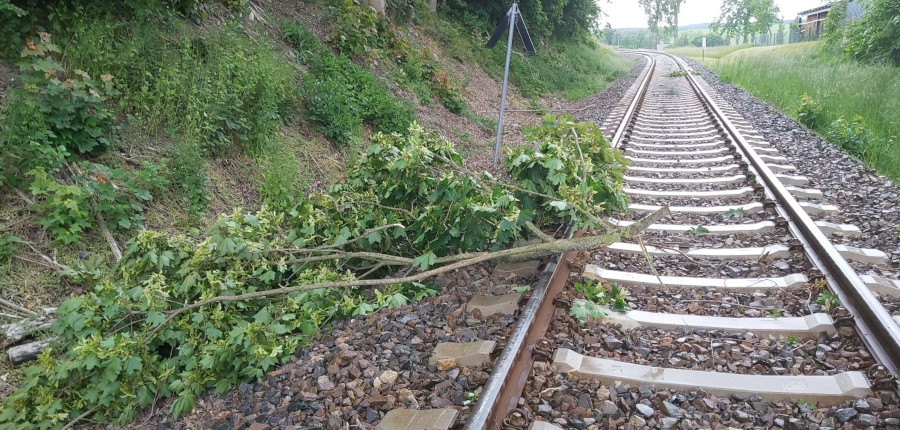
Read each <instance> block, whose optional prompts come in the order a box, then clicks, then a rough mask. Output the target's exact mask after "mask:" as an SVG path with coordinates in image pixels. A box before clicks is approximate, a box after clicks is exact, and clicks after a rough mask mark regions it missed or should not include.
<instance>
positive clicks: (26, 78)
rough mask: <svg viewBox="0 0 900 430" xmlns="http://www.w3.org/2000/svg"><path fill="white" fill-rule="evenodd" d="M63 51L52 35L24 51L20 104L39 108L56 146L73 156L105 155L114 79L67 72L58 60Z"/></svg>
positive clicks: (45, 34)
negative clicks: (102, 153)
mask: <svg viewBox="0 0 900 430" xmlns="http://www.w3.org/2000/svg"><path fill="white" fill-rule="evenodd" d="M58 52H59V49H58V48H57V47H56V45H54V44H53V43H51V42H50V35H49V34H47V33H41V34H40V40H39V41H38V42H34V41H31V40H28V41H27V43H26V47H25V48H24V49H23V50H22V57H24V58H26V59H27V60H25V61H24V62H23V63H22V64H21V65H20V66H19V67H20V69H21V70H22V72H23V75H22V79H23V87H24V91H22V92H19V93H18V94H17V96H18V97H16V102H17V103H26V104H29V105H31V106H32V107H34V108H36V110H37V112H39V115H41V117H42V119H43V120H44V121H46V122H48V123H49V124H50V130H51V131H52V132H53V135H54V138H55V142H57V143H58V144H60V145H62V146H65V147H66V148H67V149H68V150H69V152H73V153H78V154H86V153H97V152H102V151H105V150H106V149H107V148H108V147H109V139H108V138H107V137H106V136H107V135H108V134H109V132H110V130H111V129H112V125H113V123H114V122H115V116H114V115H113V114H112V112H110V111H109V109H107V107H106V99H107V98H108V97H110V96H116V95H118V94H119V93H118V91H116V90H115V89H114V88H113V84H112V79H113V77H112V76H111V75H102V76H101V77H100V79H101V82H96V81H94V80H93V79H92V78H91V76H90V75H88V74H87V73H86V72H84V71H81V70H74V71H73V72H71V73H70V72H67V71H66V70H65V68H64V67H63V65H62V63H61V62H60V60H59V59H58V58H56V57H55V56H54V54H57V53H58Z"/></svg>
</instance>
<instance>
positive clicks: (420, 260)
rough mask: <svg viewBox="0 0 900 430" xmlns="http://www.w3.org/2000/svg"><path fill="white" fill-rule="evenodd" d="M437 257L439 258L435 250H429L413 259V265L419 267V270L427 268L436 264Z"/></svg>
mask: <svg viewBox="0 0 900 430" xmlns="http://www.w3.org/2000/svg"><path fill="white" fill-rule="evenodd" d="M435 259H437V256H436V255H434V252H431V251H428V252H426V253H425V254H422V255H420V256H418V257H416V259H415V260H413V266H414V267H418V268H419V270H427V269H428V267H430V266H431V265H432V264H434V261H435Z"/></svg>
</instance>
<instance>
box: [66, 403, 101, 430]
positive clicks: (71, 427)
mask: <svg viewBox="0 0 900 430" xmlns="http://www.w3.org/2000/svg"><path fill="white" fill-rule="evenodd" d="M98 407H99V406H94V407H93V408H90V409H88V410H86V411H85V412H84V413H83V414H81V415H79V416H77V417H75V419H73V420H72V421H69V423H68V424H66V426H65V427H63V428H61V429H60V430H70V429H73V428H75V424H77V423H78V422H79V421H81V420H83V419H85V418H87V417H89V416H90V415H91V414H93V413H94V411H96V410H97V408H98Z"/></svg>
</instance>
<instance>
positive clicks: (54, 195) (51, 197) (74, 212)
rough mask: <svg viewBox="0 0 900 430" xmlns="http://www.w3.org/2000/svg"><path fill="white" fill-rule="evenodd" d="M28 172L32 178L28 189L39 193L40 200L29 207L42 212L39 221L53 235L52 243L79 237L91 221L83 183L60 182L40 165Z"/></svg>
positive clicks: (87, 198) (65, 241) (71, 240)
mask: <svg viewBox="0 0 900 430" xmlns="http://www.w3.org/2000/svg"><path fill="white" fill-rule="evenodd" d="M29 174H30V175H31V176H32V177H33V178H34V181H33V182H32V183H31V193H32V194H34V195H35V196H42V197H43V198H44V199H43V201H42V202H40V203H37V204H36V205H34V207H32V209H33V210H35V211H38V212H40V213H41V217H40V219H38V223H39V224H40V225H41V227H43V228H44V229H45V230H47V231H48V232H49V233H50V235H51V236H52V237H53V242H54V243H55V244H70V243H73V242H78V241H79V240H81V236H82V233H83V232H84V231H85V230H87V229H88V228H90V226H91V225H92V224H93V216H92V214H91V209H90V201H89V199H90V196H89V195H88V193H87V190H85V189H84V188H83V187H79V186H77V185H65V184H60V183H59V182H57V181H56V180H54V179H53V178H52V177H50V175H48V174H47V172H45V171H44V170H43V169H41V168H35V169H34V170H32V171H31V172H29Z"/></svg>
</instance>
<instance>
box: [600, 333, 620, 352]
mask: <svg viewBox="0 0 900 430" xmlns="http://www.w3.org/2000/svg"><path fill="white" fill-rule="evenodd" d="M603 341H604V342H606V347H607V348H608V349H610V350H613V351H615V350H617V349H619V348H621V347H622V341H621V340H619V339H616V337H615V336H612V335H610V336H606V338H605V339H603Z"/></svg>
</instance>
